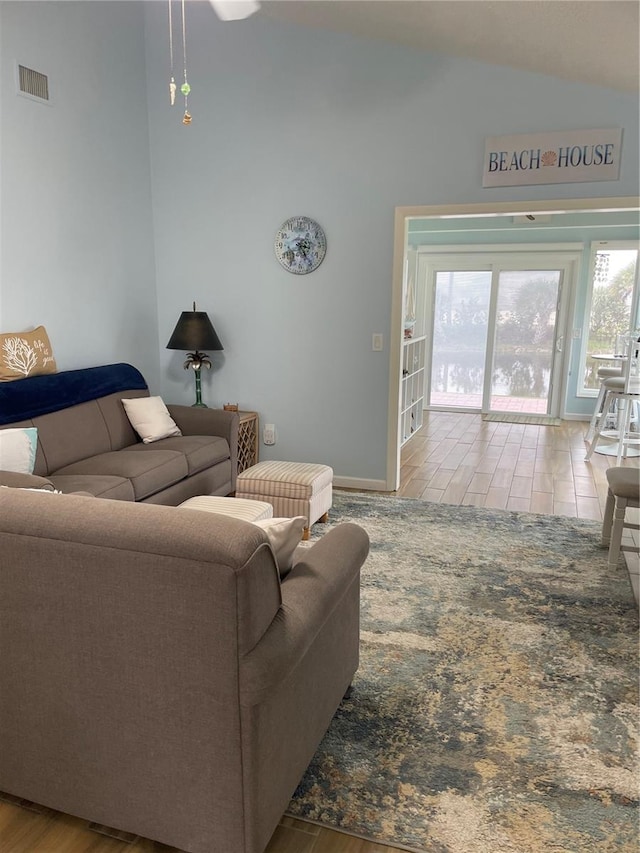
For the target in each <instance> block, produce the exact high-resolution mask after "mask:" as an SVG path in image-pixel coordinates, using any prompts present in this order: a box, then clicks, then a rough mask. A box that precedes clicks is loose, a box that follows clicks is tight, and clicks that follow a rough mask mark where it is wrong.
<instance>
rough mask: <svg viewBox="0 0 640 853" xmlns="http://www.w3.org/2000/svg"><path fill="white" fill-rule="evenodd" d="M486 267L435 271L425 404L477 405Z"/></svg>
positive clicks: (484, 332)
mask: <svg viewBox="0 0 640 853" xmlns="http://www.w3.org/2000/svg"><path fill="white" fill-rule="evenodd" d="M490 293H491V272H490V271H483V270H480V271H463V270H450V271H449V270H447V271H445V272H438V273H437V274H436V292H435V312H434V322H433V342H432V346H433V349H432V362H431V394H430V397H429V405H431V406H456V407H461V408H472V409H473V408H475V409H479V408H480V407H481V406H482V388H483V383H484V362H485V354H486V347H487V323H488V317H489V296H490Z"/></svg>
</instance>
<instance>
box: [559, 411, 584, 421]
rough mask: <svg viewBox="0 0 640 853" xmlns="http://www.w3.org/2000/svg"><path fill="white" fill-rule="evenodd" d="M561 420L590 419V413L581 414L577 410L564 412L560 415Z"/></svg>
mask: <svg viewBox="0 0 640 853" xmlns="http://www.w3.org/2000/svg"><path fill="white" fill-rule="evenodd" d="M562 420H563V421H590V420H591V415H581V414H579V413H578V412H565V413H564V415H562Z"/></svg>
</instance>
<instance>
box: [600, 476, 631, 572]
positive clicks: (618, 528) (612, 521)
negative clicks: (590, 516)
mask: <svg viewBox="0 0 640 853" xmlns="http://www.w3.org/2000/svg"><path fill="white" fill-rule="evenodd" d="M605 473H606V476H607V482H608V484H609V489H608V491H607V502H606V504H605V508H604V519H603V522H602V545H603V546H604V547H605V548H606V547H608V548H609V568H610V569H615V568H616V566H617V565H618V558H619V556H620V551H632V552H634V553H636V554H637V553H638V548H637V546H634V545H623V544H622V531H623V529H624V528H629V529H631V530H640V524H635V523H632V522H630V521H627V520H626V512H627V509H629V508H630V507H636V508H638V507H640V471H638V469H637V468H607V470H606V472H605Z"/></svg>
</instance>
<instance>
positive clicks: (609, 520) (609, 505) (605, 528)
mask: <svg viewBox="0 0 640 853" xmlns="http://www.w3.org/2000/svg"><path fill="white" fill-rule="evenodd" d="M615 504H616V499H615V497H614V495H613V492H612V491H611V489H608V490H607V502H606V504H605V505H604V518H603V519H602V542H601V544H602V547H603V548H608V547H609V543H610V542H611V525H612V524H613V510H614V507H615Z"/></svg>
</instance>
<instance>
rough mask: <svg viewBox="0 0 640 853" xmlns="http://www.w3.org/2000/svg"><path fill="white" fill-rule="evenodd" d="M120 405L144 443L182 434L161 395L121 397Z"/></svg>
mask: <svg viewBox="0 0 640 853" xmlns="http://www.w3.org/2000/svg"><path fill="white" fill-rule="evenodd" d="M122 405H123V406H124V410H125V412H126V414H127V417H128V418H129V420H130V421H131V426H132V427H133V428H134V429H135V431H136V432H137V433H138V435H139V436H140V438H141V439H142V441H143V442H144V444H152V443H153V442H156V441H159V440H160V439H161V438H168V437H169V436H171V435H182V433H181V432H180V430H179V428H178V425H177V424H176V422H175V421H174V419H173V418H172V417H171V415H170V414H169V412H168V410H167V407H166V406H165V404H164V400H163V399H162V397H136V398H134V399H131V400H128V399H126V398H124V397H123V398H122Z"/></svg>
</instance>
